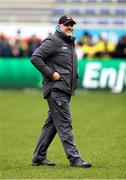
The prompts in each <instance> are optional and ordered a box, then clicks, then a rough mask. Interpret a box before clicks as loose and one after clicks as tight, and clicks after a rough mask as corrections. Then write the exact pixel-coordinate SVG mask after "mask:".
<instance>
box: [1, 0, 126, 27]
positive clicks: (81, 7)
mask: <svg viewBox="0 0 126 180" xmlns="http://www.w3.org/2000/svg"><path fill="white" fill-rule="evenodd" d="M125 7H126V0H48V1H47V0H27V1H26V0H0V22H38V23H47V22H48V23H52V24H56V23H57V20H58V18H59V16H61V15H63V14H70V15H72V16H73V17H74V18H75V19H76V21H77V22H78V25H82V26H84V25H85V24H86V26H87V25H88V24H89V25H90V24H92V25H94V26H96V25H97V27H98V26H100V27H101V26H102V25H106V24H107V26H108V27H109V26H113V27H120V25H121V26H122V28H123V27H126V8H125Z"/></svg>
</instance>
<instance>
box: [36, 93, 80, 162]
mask: <svg viewBox="0 0 126 180" xmlns="http://www.w3.org/2000/svg"><path fill="white" fill-rule="evenodd" d="M47 101H48V106H49V112H48V118H47V120H46V122H45V124H44V127H43V128H42V132H41V135H40V138H39V140H38V143H37V145H36V148H35V151H34V154H33V161H36V160H37V161H38V160H42V159H45V158H46V155H47V149H48V147H49V145H50V143H51V142H52V140H53V138H54V136H55V135H56V133H58V135H59V137H60V140H61V142H62V144H63V147H64V150H65V153H66V155H67V158H68V160H69V161H71V162H77V161H79V160H80V159H81V157H80V154H79V152H78V150H77V148H76V145H75V143H74V138H73V134H72V125H71V116H70V110H69V102H70V95H68V94H67V93H65V92H63V91H61V90H58V89H54V90H52V91H51V93H50V94H49V96H48V97H47Z"/></svg>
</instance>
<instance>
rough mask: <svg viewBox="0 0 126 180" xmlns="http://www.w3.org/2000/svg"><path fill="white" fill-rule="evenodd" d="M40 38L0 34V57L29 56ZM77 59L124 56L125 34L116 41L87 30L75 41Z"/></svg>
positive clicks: (125, 53) (38, 44) (39, 41)
mask: <svg viewBox="0 0 126 180" xmlns="http://www.w3.org/2000/svg"><path fill="white" fill-rule="evenodd" d="M41 42H42V39H41V38H39V37H37V36H36V35H32V36H31V37H29V38H21V37H20V32H18V33H17V36H16V37H7V36H6V35H4V34H2V33H1V34H0V57H30V56H31V55H32V53H33V52H34V51H35V49H36V48H37V47H38V46H40V44H41ZM76 52H77V55H78V59H85V58H90V59H93V58H103V59H107V58H126V35H123V36H121V37H120V39H119V40H118V42H117V43H114V42H112V41H110V40H108V38H107V36H106V35H105V34H101V35H99V37H98V38H97V39H96V38H94V37H93V36H92V35H90V34H89V32H84V33H83V36H82V37H81V38H80V39H78V40H77V41H76Z"/></svg>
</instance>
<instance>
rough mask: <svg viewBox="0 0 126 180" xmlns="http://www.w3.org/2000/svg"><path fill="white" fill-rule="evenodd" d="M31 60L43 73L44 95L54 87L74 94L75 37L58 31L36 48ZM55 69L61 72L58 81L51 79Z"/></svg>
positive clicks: (75, 81)
mask: <svg viewBox="0 0 126 180" xmlns="http://www.w3.org/2000/svg"><path fill="white" fill-rule="evenodd" d="M31 62H32V64H33V65H34V66H35V67H36V68H37V69H38V70H39V71H40V72H41V73H42V74H43V92H44V97H46V95H47V94H48V93H49V92H50V90H51V89H52V88H58V89H61V90H63V91H65V92H67V93H69V94H71V95H73V94H74V90H75V89H76V86H77V55H76V53H75V49H74V39H72V38H71V37H69V36H66V35H65V34H63V33H62V32H58V31H56V32H55V34H54V35H51V36H49V37H47V38H46V39H45V40H44V41H43V42H42V44H41V45H40V47H39V48H37V49H36V50H35V52H34V53H33V55H32V57H31ZM55 71H56V72H58V73H59V74H60V79H59V80H58V81H53V80H52V79H51V76H52V74H53V73H54V72H55Z"/></svg>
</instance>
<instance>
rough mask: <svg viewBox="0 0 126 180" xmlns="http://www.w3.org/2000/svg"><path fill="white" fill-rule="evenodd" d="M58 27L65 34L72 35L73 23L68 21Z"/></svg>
mask: <svg viewBox="0 0 126 180" xmlns="http://www.w3.org/2000/svg"><path fill="white" fill-rule="evenodd" d="M59 26H60V29H61V30H62V31H63V32H64V34H66V35H67V36H72V34H73V30H74V24H73V23H71V22H69V23H67V24H65V25H64V24H60V25H59Z"/></svg>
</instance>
